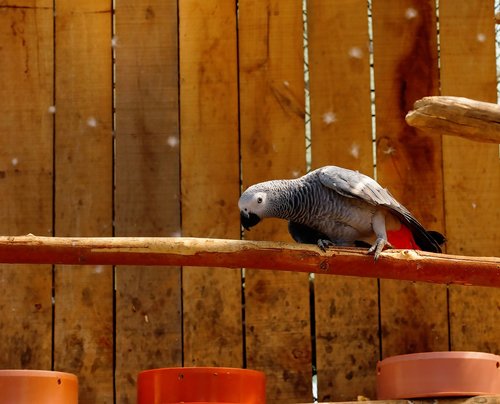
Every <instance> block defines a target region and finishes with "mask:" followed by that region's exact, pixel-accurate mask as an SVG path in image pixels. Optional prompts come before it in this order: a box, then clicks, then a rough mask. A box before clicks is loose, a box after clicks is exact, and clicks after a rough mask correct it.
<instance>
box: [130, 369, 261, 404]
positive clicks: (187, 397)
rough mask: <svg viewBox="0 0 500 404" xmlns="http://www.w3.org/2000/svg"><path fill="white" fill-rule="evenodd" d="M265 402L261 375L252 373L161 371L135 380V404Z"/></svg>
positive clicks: (246, 371) (236, 370) (150, 371)
mask: <svg viewBox="0 0 500 404" xmlns="http://www.w3.org/2000/svg"><path fill="white" fill-rule="evenodd" d="M265 402H266V386H265V376H264V373H262V372H258V371H255V370H248V369H235V368H219V367H194V368H163V369H152V370H145V371H143V372H140V373H139V376H138V379H137V404H159V403H162V404H164V403H185V404H188V403H197V404H200V403H231V404H240V403H244V404H264V403H265Z"/></svg>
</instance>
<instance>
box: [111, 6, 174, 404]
mask: <svg viewBox="0 0 500 404" xmlns="http://www.w3.org/2000/svg"><path fill="white" fill-rule="evenodd" d="M175 15H177V2H176V1H153V2H149V3H147V4H146V3H142V2H136V1H127V0H124V1H120V2H118V3H117V7H116V11H115V17H116V28H115V32H116V36H115V38H114V43H115V53H116V130H115V132H116V161H115V178H116V191H115V226H116V228H115V234H116V235H117V236H173V235H174V236H175V235H180V200H179V193H180V175H179V123H178V115H179V105H178V69H177V64H178V49H177V19H176V18H172V16H175ZM115 279H116V369H115V377H116V396H117V397H116V399H117V402H120V403H134V402H135V400H136V395H137V392H136V390H137V388H136V377H137V374H138V373H139V372H140V371H141V370H144V369H151V368H159V367H168V366H180V365H181V364H182V336H181V331H182V323H181V289H180V268H178V267H161V268H145V267H141V266H139V267H137V266H120V267H117V268H116V277H115Z"/></svg>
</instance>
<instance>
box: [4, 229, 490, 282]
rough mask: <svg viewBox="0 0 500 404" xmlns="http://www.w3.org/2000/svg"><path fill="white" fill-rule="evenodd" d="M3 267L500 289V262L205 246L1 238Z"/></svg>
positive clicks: (249, 244)
mask: <svg viewBox="0 0 500 404" xmlns="http://www.w3.org/2000/svg"><path fill="white" fill-rule="evenodd" d="M0 262H1V263H19V264H20V263H25V264H68V265H165V266H181V265H183V266H207V267H226V268H260V269H269V270H279V271H297V272H313V273H317V274H331V275H346V276H360V277H373V278H386V279H402V280H408V281H420V282H431V283H444V284H461V285H476V286H492V287H500V258H494V257H464V256H453V255H445V254H434V253H428V252H422V251H414V250H387V251H384V252H383V253H382V255H381V257H380V258H379V260H378V261H376V262H375V261H374V259H373V256H372V255H368V254H367V250H365V249H357V248H335V249H329V250H328V251H327V252H326V253H325V252H322V251H321V250H319V248H317V247H316V246H312V245H305V244H289V243H276V242H266V241H242V240H222V239H204V238H187V237H176V238H134V237H113V238H112V237H98V238H63V237H36V236H33V235H28V236H20V237H0Z"/></svg>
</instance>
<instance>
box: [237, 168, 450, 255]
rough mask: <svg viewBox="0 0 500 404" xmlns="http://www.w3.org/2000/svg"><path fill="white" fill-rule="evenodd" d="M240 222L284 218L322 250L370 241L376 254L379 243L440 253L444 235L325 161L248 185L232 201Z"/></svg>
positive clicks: (371, 183) (295, 233) (369, 182)
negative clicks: (282, 177)
mask: <svg viewBox="0 0 500 404" xmlns="http://www.w3.org/2000/svg"><path fill="white" fill-rule="evenodd" d="M238 207H239V209H240V217H241V224H242V226H243V227H244V228H245V229H247V230H249V229H250V228H251V227H252V226H255V225H256V224H257V223H259V222H260V221H261V220H262V219H264V218H269V217H275V218H280V219H285V220H288V231H289V232H290V234H291V236H292V237H293V239H294V240H295V241H297V242H299V243H306V244H317V245H318V246H319V247H320V248H321V249H322V250H325V249H326V248H327V247H329V246H332V245H336V246H370V249H369V253H373V254H374V255H375V260H377V259H378V257H379V255H380V253H381V251H382V250H383V249H384V247H385V246H387V247H392V248H405V249H421V250H424V251H431V252H441V247H440V244H442V243H444V242H445V239H444V236H443V235H441V234H440V233H438V232H434V231H427V230H425V229H424V227H423V226H422V225H421V224H420V223H419V222H418V221H417V219H415V217H414V216H413V215H412V214H411V213H410V212H409V211H408V209H406V208H405V207H404V206H403V205H401V204H400V203H399V202H398V201H397V200H396V199H394V197H393V196H392V195H391V194H390V193H389V191H388V190H387V189H384V188H382V187H381V186H380V185H379V184H378V183H377V182H376V181H375V180H373V179H372V178H370V177H368V176H366V175H364V174H361V173H359V172H358V171H353V170H348V169H346V168H341V167H336V166H326V167H322V168H318V169H317V170H314V171H311V172H310V173H308V174H306V175H304V176H302V177H300V178H296V179H290V180H273V181H267V182H261V183H259V184H255V185H252V186H250V187H249V188H248V189H247V190H246V191H245V192H243V194H242V195H241V197H240V200H239V202H238Z"/></svg>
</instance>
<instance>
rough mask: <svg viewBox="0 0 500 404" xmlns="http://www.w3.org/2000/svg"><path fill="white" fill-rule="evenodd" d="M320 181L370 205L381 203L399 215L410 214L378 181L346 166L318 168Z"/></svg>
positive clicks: (342, 193) (341, 193) (340, 192)
mask: <svg viewBox="0 0 500 404" xmlns="http://www.w3.org/2000/svg"><path fill="white" fill-rule="evenodd" d="M318 176H319V180H320V182H321V183H322V184H323V185H324V186H325V187H328V188H330V189H332V190H334V191H336V192H338V193H339V194H340V195H343V196H345V197H348V198H356V199H361V200H363V201H365V202H367V203H369V204H370V205H374V206H379V205H382V206H384V207H387V208H389V209H393V210H396V211H398V212H399V213H400V214H401V215H406V214H408V215H410V216H411V214H410V212H409V211H408V210H407V209H406V208H405V207H404V206H403V205H401V204H400V203H399V202H398V201H397V200H396V199H394V197H393V196H392V195H391V193H390V192H389V191H388V190H387V189H385V188H382V187H381V186H380V185H379V183H378V182H376V181H375V180H374V179H372V178H370V177H368V176H367V175H364V174H361V173H359V172H358V171H353V170H348V169H346V168H341V167H335V166H327V167H323V168H322V169H320V170H319V173H318Z"/></svg>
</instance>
